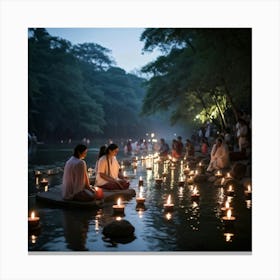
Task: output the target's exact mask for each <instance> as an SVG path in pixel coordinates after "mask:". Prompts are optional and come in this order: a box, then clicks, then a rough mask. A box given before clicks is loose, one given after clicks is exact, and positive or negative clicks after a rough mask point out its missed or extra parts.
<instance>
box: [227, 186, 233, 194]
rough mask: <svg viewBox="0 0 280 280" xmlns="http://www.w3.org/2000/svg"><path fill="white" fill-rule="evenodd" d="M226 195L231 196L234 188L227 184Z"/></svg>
mask: <svg viewBox="0 0 280 280" xmlns="http://www.w3.org/2000/svg"><path fill="white" fill-rule="evenodd" d="M227 195H228V196H233V195H234V190H233V187H232V185H229V187H228V190H227Z"/></svg>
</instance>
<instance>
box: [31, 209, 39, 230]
mask: <svg viewBox="0 0 280 280" xmlns="http://www.w3.org/2000/svg"><path fill="white" fill-rule="evenodd" d="M39 222H40V218H39V217H36V216H35V212H34V211H32V212H31V215H30V217H28V227H29V228H36V227H38V226H39Z"/></svg>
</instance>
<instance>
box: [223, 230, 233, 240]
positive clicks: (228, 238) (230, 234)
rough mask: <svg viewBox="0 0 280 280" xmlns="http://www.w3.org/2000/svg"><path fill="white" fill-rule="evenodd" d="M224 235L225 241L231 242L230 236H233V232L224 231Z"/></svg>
mask: <svg viewBox="0 0 280 280" xmlns="http://www.w3.org/2000/svg"><path fill="white" fill-rule="evenodd" d="M224 236H225V238H226V242H232V237H233V236H234V234H233V233H230V232H225V233H224Z"/></svg>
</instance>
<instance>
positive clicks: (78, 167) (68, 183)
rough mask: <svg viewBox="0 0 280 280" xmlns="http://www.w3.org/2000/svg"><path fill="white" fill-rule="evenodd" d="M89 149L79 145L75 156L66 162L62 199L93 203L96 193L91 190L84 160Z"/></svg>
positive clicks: (75, 150)
mask: <svg viewBox="0 0 280 280" xmlns="http://www.w3.org/2000/svg"><path fill="white" fill-rule="evenodd" d="M86 155H87V147H86V146H85V145H83V144H79V145H77V146H76V147H75V149H74V154H73V156H71V157H70V159H69V160H68V161H67V162H66V164H65V167H64V173H63V180H62V197H63V199H67V200H76V201H92V200H94V199H95V191H94V190H93V189H91V188H90V183H89V178H88V174H87V165H86V162H85V161H84V158H85V157H86Z"/></svg>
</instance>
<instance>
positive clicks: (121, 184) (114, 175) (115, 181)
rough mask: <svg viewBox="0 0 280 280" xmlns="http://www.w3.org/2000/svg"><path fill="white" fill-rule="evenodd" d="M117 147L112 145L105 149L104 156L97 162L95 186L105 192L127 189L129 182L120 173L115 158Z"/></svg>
mask: <svg viewBox="0 0 280 280" xmlns="http://www.w3.org/2000/svg"><path fill="white" fill-rule="evenodd" d="M118 151H119V147H118V146H117V145H116V144H114V143H112V144H110V145H109V146H108V147H107V148H106V152H105V155H103V156H102V157H101V158H100V159H99V160H98V166H97V174H96V182H95V185H96V186H97V187H99V188H103V189H107V190H116V189H118V190H120V189H121V190H124V189H128V187H129V185H130V184H129V181H128V180H126V179H124V178H123V176H122V174H121V173H120V165H119V163H118V160H117V158H116V156H117V154H118Z"/></svg>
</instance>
